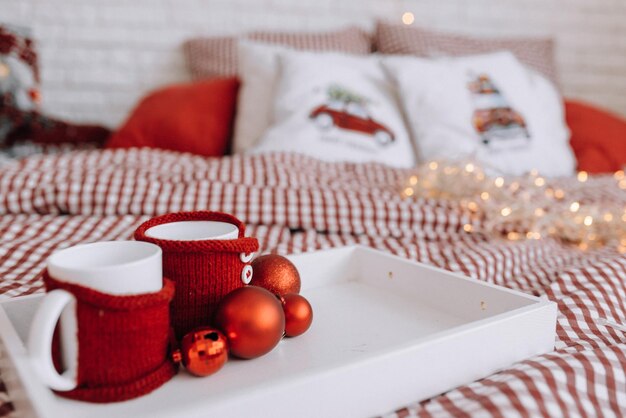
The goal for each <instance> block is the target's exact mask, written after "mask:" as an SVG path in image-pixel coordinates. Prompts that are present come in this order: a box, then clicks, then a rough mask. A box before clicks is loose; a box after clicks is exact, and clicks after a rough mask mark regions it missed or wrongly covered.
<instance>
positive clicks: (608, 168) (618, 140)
mask: <svg viewBox="0 0 626 418" xmlns="http://www.w3.org/2000/svg"><path fill="white" fill-rule="evenodd" d="M565 115H566V119H567V125H568V126H569V128H570V130H571V131H572V136H571V139H570V144H571V146H572V149H573V150H574V153H575V154H576V159H577V160H578V170H584V171H588V172H590V173H609V172H614V171H617V170H620V169H622V167H624V165H626V119H623V118H621V117H619V116H617V115H614V114H611V113H609V112H607V111H604V110H601V109H599V108H597V107H594V106H591V105H588V104H585V103H581V102H577V101H573V100H566V101H565Z"/></svg>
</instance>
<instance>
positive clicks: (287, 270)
mask: <svg viewBox="0 0 626 418" xmlns="http://www.w3.org/2000/svg"><path fill="white" fill-rule="evenodd" d="M252 271H254V274H253V276H252V281H251V282H250V284H251V285H253V286H260V287H263V288H265V289H267V290H269V291H270V292H272V293H273V294H276V295H279V296H282V295H285V294H287V293H300V274H299V273H298V269H297V268H296V266H294V265H293V263H292V262H291V261H289V260H288V259H286V258H285V257H283V256H280V255H277V254H267V255H262V256H260V257H257V258H256V259H254V260H253V261H252Z"/></svg>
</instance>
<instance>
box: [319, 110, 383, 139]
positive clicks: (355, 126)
mask: <svg viewBox="0 0 626 418" xmlns="http://www.w3.org/2000/svg"><path fill="white" fill-rule="evenodd" d="M309 117H310V118H311V119H313V120H314V121H315V123H316V124H317V126H318V127H320V128H322V129H330V128H331V127H333V126H336V127H338V128H341V129H347V130H350V131H357V132H362V133H364V134H368V135H372V136H373V137H374V139H376V142H378V143H379V144H381V145H388V144H390V143H391V142H393V141H394V140H395V136H394V135H393V132H391V130H390V129H389V128H387V127H386V126H385V125H383V124H381V123H378V122H376V121H375V120H374V119H372V118H371V116H370V115H369V114H368V113H367V111H366V110H365V108H364V107H363V106H362V105H360V104H358V103H355V102H351V103H347V104H346V103H345V102H334V103H333V102H331V103H329V104H324V105H321V106H319V107H316V108H315V109H314V110H313V111H312V112H311V114H310V115H309Z"/></svg>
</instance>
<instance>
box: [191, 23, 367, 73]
mask: <svg viewBox="0 0 626 418" xmlns="http://www.w3.org/2000/svg"><path fill="white" fill-rule="evenodd" d="M244 37H245V38H247V39H252V40H255V41H261V42H267V43H273V44H282V45H288V46H290V47H292V48H295V49H300V50H310V51H340V52H347V53H351V54H368V53H369V52H370V51H371V39H370V36H369V35H368V34H367V32H365V31H363V30H362V29H359V28H356V27H349V28H346V29H341V30H337V31H334V32H317V33H309V32H291V33H289V32H252V33H249V34H246V35H244ZM183 50H184V54H185V59H186V61H187V67H188V68H189V72H190V73H191V78H192V79H193V80H200V79H203V78H209V77H228V76H233V75H237V37H232V36H231V37H208V38H196V39H190V40H188V41H187V42H185V44H184V45H183Z"/></svg>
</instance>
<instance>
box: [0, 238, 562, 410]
mask: <svg viewBox="0 0 626 418" xmlns="http://www.w3.org/2000/svg"><path fill="white" fill-rule="evenodd" d="M290 259H291V260H292V261H293V262H294V263H295V264H296V266H297V267H298V269H299V271H300V274H301V277H302V284H303V289H302V294H303V295H304V296H306V297H307V298H308V299H309V301H310V302H311V304H312V306H313V309H314V321H313V325H312V326H311V328H310V329H309V331H308V332H307V333H306V334H304V335H302V336H300V337H297V338H293V339H284V340H283V341H281V343H280V344H279V346H278V347H277V348H276V349H274V350H273V351H272V352H271V353H269V354H267V355H265V356H263V357H260V358H258V359H254V360H230V361H229V362H228V363H227V364H226V366H225V367H224V368H223V369H222V370H221V371H220V372H219V373H217V374H215V375H213V376H211V377H207V378H195V377H192V376H190V375H188V374H187V373H186V372H184V371H181V373H179V374H178V376H176V377H175V378H174V379H172V380H171V381H170V382H168V383H166V384H165V385H164V386H162V387H161V388H159V389H157V390H156V391H154V392H152V393H150V394H149V395H146V396H144V397H141V398H138V399H134V400H131V401H126V402H120V403H113V404H104V405H102V404H90V403H84V402H77V401H71V400H67V399H64V398H61V397H58V396H56V395H55V394H54V393H53V392H51V391H50V390H49V389H47V388H46V387H44V386H43V385H42V384H41V383H40V382H39V381H38V380H37V379H36V378H35V376H34V374H33V370H32V369H31V365H30V363H29V361H28V358H27V357H26V352H25V349H24V338H25V336H26V335H27V334H28V328H29V324H30V320H31V318H32V315H33V313H34V311H35V309H36V308H37V305H38V303H39V301H40V297H41V296H27V297H22V298H15V299H10V300H5V301H3V302H2V303H1V304H0V337H1V339H2V343H3V354H2V356H1V361H0V366H1V368H2V378H3V380H4V381H5V382H6V385H7V387H8V390H9V394H10V397H11V399H12V400H13V402H14V405H15V407H16V409H17V411H18V412H19V413H20V416H22V415H24V416H37V417H64V418H70V417H89V418H98V417H103V418H111V417H126V416H128V417H133V418H138V417H143V416H145V417H151V418H153V417H172V416H181V417H183V416H184V417H185V418H192V417H205V416H206V417H209V416H210V417H229V416H255V417H262V416H268V417H296V416H297V417H306V416H311V417H333V416H350V417H359V416H373V415H376V414H383V413H386V412H389V411H391V410H394V409H396V408H399V407H402V406H404V405H406V404H408V403H411V402H415V401H418V400H422V399H427V398H429V397H432V396H435V395H437V394H440V393H442V392H445V391H447V390H449V389H452V388H454V387H456V386H459V385H462V384H466V383H470V382H472V381H474V380H476V379H479V378H481V377H485V376H487V375H489V374H491V373H493V372H495V371H497V370H499V369H501V368H504V367H507V366H509V365H511V364H512V363H514V362H516V361H519V360H523V359H525V358H528V357H531V356H534V355H537V354H541V353H545V352H548V351H551V350H552V349H553V347H554V338H555V326H556V313H557V307H556V304H555V303H553V302H549V301H546V300H542V299H539V298H536V297H533V296H529V295H525V294H523V293H519V292H516V291H512V290H509V289H506V288H502V287H499V286H494V285H491V284H487V283H483V282H480V281H477V280H472V279H468V278H465V277H463V276H461V275H458V274H453V273H450V272H446V271H444V270H440V269H436V268H433V267H429V266H426V265H423V264H419V263H415V262H412V261H408V260H405V259H402V258H399V257H396V256H393V255H389V254H385V253H381V252H378V251H375V250H371V249H368V248H364V247H345V248H340V249H333V250H327V251H319V252H315V253H309V254H302V255H296V256H292V257H290Z"/></svg>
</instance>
